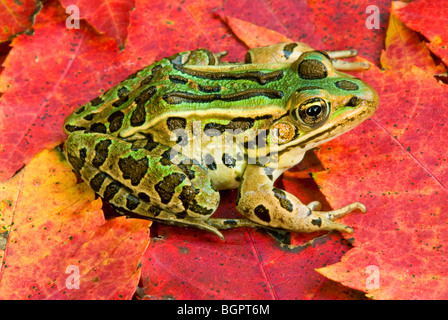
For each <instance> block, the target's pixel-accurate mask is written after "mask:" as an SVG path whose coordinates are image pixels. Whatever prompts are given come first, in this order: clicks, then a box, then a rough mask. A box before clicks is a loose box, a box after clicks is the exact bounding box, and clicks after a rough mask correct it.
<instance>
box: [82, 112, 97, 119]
mask: <svg viewBox="0 0 448 320" xmlns="http://www.w3.org/2000/svg"><path fill="white" fill-rule="evenodd" d="M94 117H95V113H89V114H88V115H86V116H85V117H84V120H87V121H92V120H93V118H94Z"/></svg>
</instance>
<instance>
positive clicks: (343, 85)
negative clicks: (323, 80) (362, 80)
mask: <svg viewBox="0 0 448 320" xmlns="http://www.w3.org/2000/svg"><path fill="white" fill-rule="evenodd" d="M334 85H335V86H336V87H338V88H339V89H342V90H346V91H356V90H359V86H358V85H357V84H356V83H354V82H351V81H348V80H339V81H336V82H335V83H334Z"/></svg>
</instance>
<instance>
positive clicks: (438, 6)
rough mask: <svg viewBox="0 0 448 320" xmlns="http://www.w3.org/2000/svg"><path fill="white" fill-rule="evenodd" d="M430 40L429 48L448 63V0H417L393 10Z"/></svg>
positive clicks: (409, 25) (410, 26) (411, 27)
mask: <svg viewBox="0 0 448 320" xmlns="http://www.w3.org/2000/svg"><path fill="white" fill-rule="evenodd" d="M391 12H392V13H393V14H394V15H396V16H397V17H398V18H399V19H400V20H401V21H403V22H404V23H405V24H406V25H407V26H408V27H409V28H410V29H412V30H415V31H417V32H420V33H421V34H423V35H424V36H425V37H426V38H428V40H429V41H430V42H429V43H428V44H427V46H428V48H429V49H430V50H431V51H432V52H434V53H435V54H436V55H438V56H439V57H440V58H441V59H442V60H443V62H444V63H445V64H448V22H447V19H446V17H447V16H448V1H447V0H439V1H432V0H417V1H413V2H411V3H409V4H408V5H407V6H401V7H400V8H392V11H391Z"/></svg>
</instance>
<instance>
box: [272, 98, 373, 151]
mask: <svg viewBox="0 0 448 320" xmlns="http://www.w3.org/2000/svg"><path fill="white" fill-rule="evenodd" d="M376 109H377V103H375V102H374V101H363V102H361V104H360V105H358V106H357V107H356V109H353V111H352V112H351V113H350V114H345V115H340V116H338V117H336V118H334V119H331V120H330V121H328V122H327V123H326V124H324V125H323V126H322V127H320V128H318V129H316V130H314V131H310V132H307V133H305V134H303V135H302V136H299V137H298V138H297V139H296V140H294V141H292V142H290V143H287V144H285V145H282V146H279V153H283V152H287V151H289V150H290V149H291V148H302V149H304V151H306V150H309V149H312V148H314V147H316V146H318V145H320V144H322V143H324V142H327V141H330V140H332V139H334V138H336V137H337V136H339V135H341V134H343V133H345V132H347V131H349V130H351V129H353V128H354V127H356V126H357V125H359V124H361V123H362V122H364V121H365V120H367V119H368V118H369V117H370V116H372V115H373V114H374V113H375V111H376Z"/></svg>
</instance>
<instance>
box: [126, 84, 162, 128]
mask: <svg viewBox="0 0 448 320" xmlns="http://www.w3.org/2000/svg"><path fill="white" fill-rule="evenodd" d="M156 91H157V88H156V87H149V88H146V89H145V90H143V91H142V92H141V93H140V94H139V95H138V96H137V97H136V98H135V100H134V101H135V103H136V104H137V106H136V107H135V108H134V111H133V112H132V115H131V119H130V123H131V126H133V127H138V126H141V125H142V124H144V123H145V121H146V108H145V105H146V103H147V102H148V101H149V100H150V99H151V97H152V96H153V95H154V94H155V93H156Z"/></svg>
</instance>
